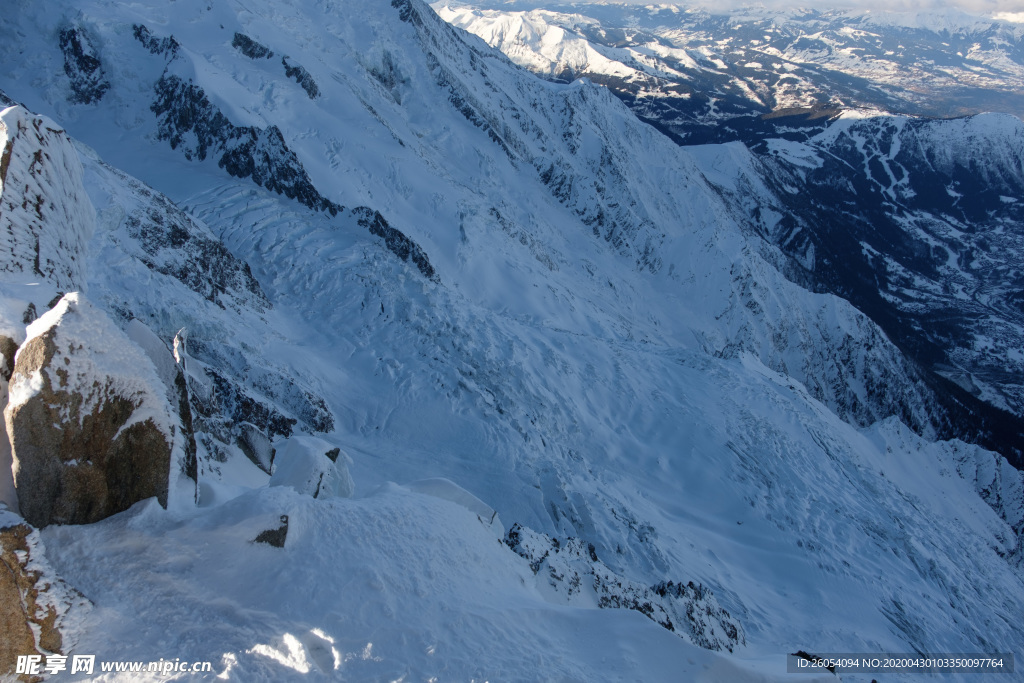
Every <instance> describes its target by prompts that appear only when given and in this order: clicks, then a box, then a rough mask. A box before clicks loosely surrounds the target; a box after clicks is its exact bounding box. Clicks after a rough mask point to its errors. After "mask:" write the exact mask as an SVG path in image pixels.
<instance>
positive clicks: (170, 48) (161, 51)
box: [132, 24, 181, 60]
mask: <svg viewBox="0 0 1024 683" xmlns="http://www.w3.org/2000/svg"><path fill="white" fill-rule="evenodd" d="M132 32H133V34H134V35H135V39H136V40H138V41H139V42H140V43H142V46H143V47H144V48H146V49H147V50H149V51H150V53H151V54H154V55H163V56H165V57H167V59H169V60H170V59H174V58H175V57H177V56H178V51H179V50H180V49H181V45H180V44H179V43H178V41H177V40H175V39H174V36H168V37H166V38H157V37H156V36H154V35H153V34H152V33H150V31H149V29H148V28H146V27H145V26H143V25H142V24H133V25H132Z"/></svg>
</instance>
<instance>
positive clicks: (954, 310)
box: [699, 114, 1024, 462]
mask: <svg viewBox="0 0 1024 683" xmlns="http://www.w3.org/2000/svg"><path fill="white" fill-rule="evenodd" d="M699 154H700V155H701V156H702V157H703V158H704V162H703V163H704V165H705V168H709V169H725V168H731V169H732V175H730V173H728V172H725V173H720V174H718V176H717V182H718V184H719V187H721V189H722V191H723V192H724V193H726V194H727V195H731V196H733V197H734V198H735V203H736V204H737V205H746V206H748V207H749V208H748V210H747V213H748V215H749V216H750V219H751V220H753V221H756V220H757V219H758V216H759V215H761V214H762V213H763V212H764V210H765V208H766V207H771V208H772V210H773V212H774V213H775V214H776V215H779V216H782V218H781V219H780V220H777V221H763V220H762V221H759V222H760V224H761V226H762V230H763V231H764V234H765V235H766V237H767V238H768V239H770V240H771V241H772V242H773V243H775V244H778V245H779V246H780V248H781V249H783V250H784V251H785V252H786V253H787V254H788V255H789V256H790V258H791V263H792V269H791V271H790V276H791V277H792V278H793V279H795V280H797V281H802V282H808V283H810V286H813V287H816V288H819V289H822V290H825V291H831V292H834V293H836V294H839V295H841V296H843V297H844V298H847V299H849V300H850V301H851V302H853V303H855V304H856V305H857V307H858V308H859V309H860V310H863V311H865V312H866V313H868V314H869V315H871V317H872V319H874V320H875V321H877V322H878V323H879V324H880V325H881V326H882V327H883V328H884V329H885V330H886V332H887V333H888V335H889V336H890V338H891V339H893V340H895V341H896V343H897V344H898V345H899V346H900V347H901V348H902V349H903V350H904V351H905V352H906V353H907V355H908V356H909V357H911V358H913V359H914V360H915V361H916V362H917V363H918V364H919V365H920V366H921V367H923V368H925V369H926V370H927V371H928V372H927V374H926V377H928V382H929V384H931V385H932V386H933V387H935V390H936V395H937V396H940V397H941V398H940V400H941V401H942V402H943V403H944V405H946V406H947V409H948V411H949V415H950V418H951V429H952V433H954V434H957V435H961V436H963V437H965V438H968V439H970V440H972V441H976V442H980V443H984V444H988V445H989V446H990V447H995V448H997V449H999V450H1001V451H1002V452H1004V453H1006V454H1007V455H1008V456H1009V457H1011V458H1013V459H1015V461H1016V462H1019V461H1020V458H1021V453H1022V452H1024V422H1022V420H1021V416H1022V415H1024V404H1022V403H1021V398H1020V378H1021V372H1022V367H1021V366H1020V360H1021V359H1020V354H1019V351H1018V350H1019V349H1020V348H1021V347H1022V345H1024V317H1022V313H1024V311H1022V309H1021V306H1020V287H1021V253H1022V246H1024V245H1022V241H1021V240H1022V237H1024V215H1022V214H1021V204H1020V201H1019V198H1020V197H1021V196H1024V125H1022V124H1021V121H1020V119H1017V118H1015V117H1012V116H1006V115H994V114H993V115H979V116H976V117H971V118H966V119H956V120H922V119H910V118H906V117H898V116H884V115H880V114H879V115H875V116H870V117H863V116H857V115H854V114H850V115H844V117H843V118H842V119H841V120H839V121H837V122H835V123H834V124H832V125H831V126H830V127H829V128H828V129H827V130H826V131H825V132H823V133H821V134H820V135H818V136H815V137H813V138H810V139H809V140H807V141H806V142H804V143H797V142H792V141H785V140H778V139H769V140H767V141H765V143H764V149H763V151H762V152H760V153H754V154H750V153H747V152H746V150H742V149H741V148H737V147H731V148H718V147H713V146H708V147H706V148H702V149H701V150H700V152H699ZM751 194H755V195H757V196H758V197H759V199H757V200H756V201H753V202H752V201H751V199H750V196H751Z"/></svg>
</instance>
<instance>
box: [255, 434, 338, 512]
mask: <svg viewBox="0 0 1024 683" xmlns="http://www.w3.org/2000/svg"><path fill="white" fill-rule="evenodd" d="M276 449H277V456H276V457H275V458H274V471H273V472H272V473H271V475H270V482H269V485H270V486H290V487H291V488H293V489H295V490H296V491H298V492H299V493H304V494H306V495H309V496H312V497H313V498H350V497H351V496H352V493H353V491H354V490H355V485H354V484H353V483H352V476H351V475H350V474H349V473H348V467H347V463H346V462H345V458H344V457H343V456H339V458H338V460H339V461H340V462H338V461H331V459H330V458H328V457H327V452H328V451H329V450H331V446H330V444H328V443H327V442H326V441H324V440H323V439H318V438H316V437H312V436H305V435H296V436H293V437H291V438H289V439H287V440H285V441H284V442H283V443H279V444H277V445H276Z"/></svg>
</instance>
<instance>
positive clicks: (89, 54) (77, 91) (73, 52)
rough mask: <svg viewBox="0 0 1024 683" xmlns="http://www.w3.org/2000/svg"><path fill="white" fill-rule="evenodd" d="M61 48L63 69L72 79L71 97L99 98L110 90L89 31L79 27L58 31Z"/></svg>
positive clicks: (81, 99) (88, 100)
mask: <svg viewBox="0 0 1024 683" xmlns="http://www.w3.org/2000/svg"><path fill="white" fill-rule="evenodd" d="M60 50H61V52H63V53H64V73H66V74H67V76H68V79H69V80H70V81H71V92H72V96H71V98H70V99H71V101H72V102H78V103H80V104H92V103H93V102H99V101H100V99H101V98H102V97H103V95H104V94H105V93H106V92H107V91H108V90H110V82H109V81H107V78H106V76H105V75H104V73H103V64H102V63H101V62H100V57H99V52H98V51H97V50H96V48H95V47H94V46H93V44H92V41H90V39H89V36H88V34H87V33H86V32H85V31H84V30H82V29H81V28H79V27H73V28H66V29H64V30H63V31H61V32H60Z"/></svg>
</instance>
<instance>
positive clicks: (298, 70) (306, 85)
mask: <svg viewBox="0 0 1024 683" xmlns="http://www.w3.org/2000/svg"><path fill="white" fill-rule="evenodd" d="M281 66H283V67H284V75H285V76H287V77H288V78H290V79H292V80H293V81H295V82H296V83H298V84H299V85H300V86H301V87H302V89H303V90H305V91H306V94H307V95H308V96H309V99H311V100H315V99H316V98H317V97H319V96H320V88H318V87H317V85H316V81H314V80H313V76H312V74H310V73H309V72H308V71H306V69H305V67H303V66H302V65H301V64H296V63H295V62H294V61H292V60H289V59H288V57H287V56H284V57H282V58H281Z"/></svg>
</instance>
